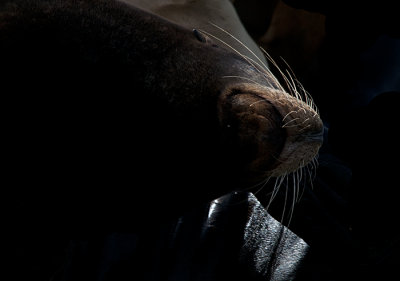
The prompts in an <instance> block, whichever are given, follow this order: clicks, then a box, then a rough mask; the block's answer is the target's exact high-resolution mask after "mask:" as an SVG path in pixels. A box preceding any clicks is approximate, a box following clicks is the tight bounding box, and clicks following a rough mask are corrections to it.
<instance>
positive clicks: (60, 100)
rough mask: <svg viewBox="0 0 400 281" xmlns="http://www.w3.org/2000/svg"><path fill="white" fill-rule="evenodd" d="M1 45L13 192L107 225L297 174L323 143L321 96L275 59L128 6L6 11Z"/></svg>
mask: <svg viewBox="0 0 400 281" xmlns="http://www.w3.org/2000/svg"><path fill="white" fill-rule="evenodd" d="M0 42H1V45H0V61H1V64H2V73H1V83H2V86H3V98H4V99H5V101H4V102H5V103H4V104H6V107H7V110H6V116H7V118H6V124H7V130H6V131H7V136H8V144H9V152H10V157H9V158H8V159H9V160H8V161H9V167H10V174H12V175H14V176H13V181H14V184H15V185H26V184H29V186H33V185H35V186H40V187H44V188H46V195H48V192H49V190H54V189H55V188H54V187H55V186H57V189H58V190H64V191H63V192H60V191H57V192H60V194H62V195H60V194H58V196H59V197H60V196H61V197H62V196H70V197H69V198H73V199H74V200H75V201H76V200H78V201H79V200H82V202H83V203H82V204H83V205H85V204H87V203H88V202H90V203H91V204H92V205H91V207H90V208H89V207H88V208H89V209H90V212H91V210H92V209H94V210H97V211H99V210H100V209H101V208H98V209H96V207H94V206H97V204H99V205H100V206H102V209H105V210H106V211H103V212H105V213H102V214H103V215H104V216H103V217H102V218H101V219H102V221H103V222H104V220H105V217H106V215H108V216H110V215H109V213H110V212H111V213H112V210H114V209H115V208H116V209H118V208H120V206H123V205H124V204H123V203H121V200H122V201H123V202H125V203H127V202H129V205H130V206H140V207H143V202H148V200H150V201H151V202H155V203H154V206H156V207H154V209H157V210H160V209H161V208H162V207H161V206H164V207H166V206H168V207H167V208H168V210H170V209H171V208H177V209H182V208H183V206H186V207H187V206H188V205H189V206H190V205H195V202H196V201H202V202H204V201H206V200H211V199H214V198H216V197H217V196H220V195H222V194H224V193H225V192H228V191H231V190H235V189H236V190H240V189H243V188H247V187H249V186H250V185H251V184H254V183H258V182H260V181H263V180H265V179H266V178H267V177H271V176H273V177H277V176H281V175H285V174H288V173H290V172H292V171H295V170H297V169H299V168H301V167H303V166H305V165H307V163H309V162H310V161H312V160H313V159H314V157H315V155H316V153H317V151H318V149H319V147H320V145H321V142H322V130H323V125H322V122H321V120H320V119H319V116H318V113H317V111H316V108H315V106H314V105H313V103H312V101H311V100H310V99H309V97H307V96H304V97H303V98H301V94H300V93H298V91H297V90H296V88H295V85H294V84H291V83H289V85H290V88H291V90H292V92H293V94H289V93H287V92H286V91H285V89H284V88H283V87H282V86H280V84H279V83H278V81H277V80H276V78H275V77H274V76H273V75H272V74H271V73H270V72H269V71H268V69H266V68H264V67H261V64H262V62H257V61H255V60H249V59H248V58H246V57H241V56H239V55H237V54H235V53H234V52H230V51H227V50H226V49H224V48H221V47H218V45H217V44H216V43H215V40H213V38H210V37H209V36H207V34H205V33H204V32H200V31H197V30H195V31H193V30H190V29H186V28H183V27H181V26H178V25H176V24H174V23H171V22H169V21H167V20H165V19H162V18H160V17H158V16H155V15H152V14H149V13H147V12H145V11H143V10H140V9H136V8H134V7H132V6H128V5H125V4H122V3H119V2H116V1H106V0H101V1H91V0H81V1H46V0H40V1H38V0H29V1H11V2H9V3H8V4H4V3H3V4H2V5H1V12H0ZM104 188H105V189H104ZM84 190H86V192H85V191H84ZM38 192H39V189H38V188H36V189H35V194H37V193H38ZM50 194H51V193H50ZM68 194H69V195H68ZM84 194H85V195H87V196H85V195H84ZM99 194H101V195H99ZM36 196H37V195H36ZM57 198H58V197H57ZM82 198H84V199H82ZM182 198H184V200H181V199H182ZM104 200H115V202H114V201H113V202H114V203H113V204H106V205H107V206H112V207H109V208H105V207H104ZM124 200H125V201H124ZM93 204H94V205H93ZM70 205H71V204H69V205H68V206H69V208H71V207H70ZM78 205H79V204H78ZM151 205H152V206H153V204H151ZM172 206H173V207H172ZM53 207H55V206H53ZM150 209H153V208H150ZM141 210H142V211H143V209H141ZM147 211H148V212H149V208H147ZM88 212H89V211H88ZM99 212H100V211H99ZM91 221H93V219H91Z"/></svg>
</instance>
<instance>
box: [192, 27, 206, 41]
mask: <svg viewBox="0 0 400 281" xmlns="http://www.w3.org/2000/svg"><path fill="white" fill-rule="evenodd" d="M193 35H194V37H196V38H197V40H199V41H200V42H203V43H205V42H206V38H205V37H204V35H203V34H201V32H199V31H198V30H197V29H193Z"/></svg>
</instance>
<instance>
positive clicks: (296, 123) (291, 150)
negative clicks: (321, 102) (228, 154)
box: [219, 83, 323, 180]
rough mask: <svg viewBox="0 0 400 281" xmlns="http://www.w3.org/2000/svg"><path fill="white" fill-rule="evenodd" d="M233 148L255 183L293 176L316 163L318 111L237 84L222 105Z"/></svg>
mask: <svg viewBox="0 0 400 281" xmlns="http://www.w3.org/2000/svg"><path fill="white" fill-rule="evenodd" d="M219 118H220V124H221V126H222V128H223V132H225V137H226V139H228V143H229V147H230V149H231V151H232V153H233V154H236V155H237V157H238V158H237V159H238V161H240V162H241V164H242V165H244V166H245V167H244V170H245V171H246V172H247V173H248V176H249V177H251V178H252V179H255V180H259V179H260V178H265V177H268V176H280V175H283V174H287V173H290V172H293V171H295V170H297V169H299V168H301V167H302V166H304V165H306V164H308V163H309V162H310V161H311V160H313V159H314V157H315V156H316V154H317V153H318V150H319V148H320V146H321V145H322V141H323V124H322V121H321V120H320V118H319V115H318V113H317V112H315V111H314V110H313V109H312V108H311V107H310V106H308V105H307V104H306V103H304V102H302V101H301V100H298V99H297V98H295V97H293V96H291V95H289V94H287V93H285V92H282V91H280V90H276V89H273V88H268V87H262V86H260V85H254V84H243V83H241V84H237V85H234V86H233V87H230V88H229V89H227V90H226V91H225V92H224V93H223V94H222V95H221V96H220V101H219Z"/></svg>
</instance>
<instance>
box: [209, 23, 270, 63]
mask: <svg viewBox="0 0 400 281" xmlns="http://www.w3.org/2000/svg"><path fill="white" fill-rule="evenodd" d="M210 24H211V25H213V26H214V27H216V28H218V29H219V30H221V31H222V32H224V33H225V34H227V35H228V36H230V37H231V38H233V39H234V40H235V41H236V42H238V43H239V44H240V45H241V46H243V47H244V48H246V50H247V51H249V52H250V53H251V54H252V55H253V56H254V57H255V58H257V60H258V61H259V62H260V63H261V64H262V65H263V66H264V68H266V69H268V66H267V65H266V64H265V63H264V62H263V61H262V60H261V59H260V58H259V57H258V56H257V55H256V54H255V53H254V52H253V51H252V50H251V49H250V48H249V47H247V46H246V45H245V44H243V42H242V41H240V40H239V39H238V38H236V37H235V36H233V34H231V33H230V32H228V31H226V30H225V29H223V28H222V27H220V26H218V25H216V24H214V23H212V22H210Z"/></svg>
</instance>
